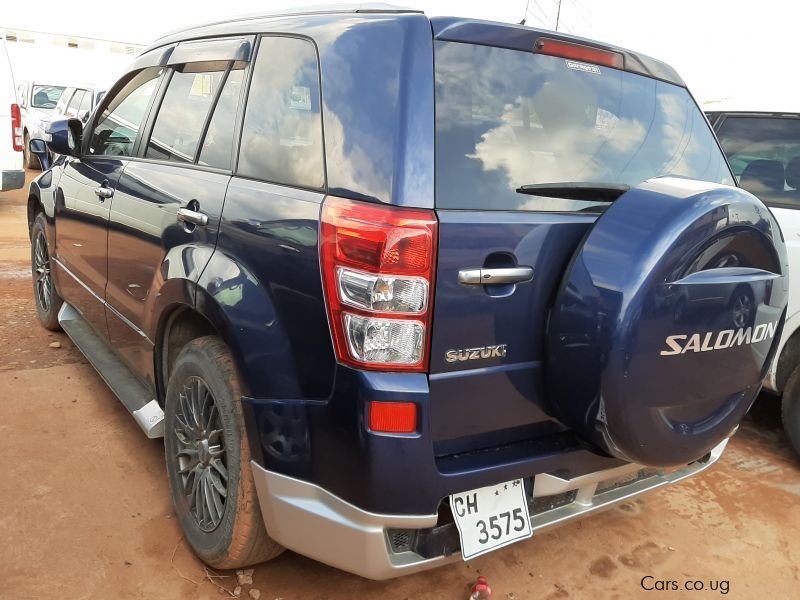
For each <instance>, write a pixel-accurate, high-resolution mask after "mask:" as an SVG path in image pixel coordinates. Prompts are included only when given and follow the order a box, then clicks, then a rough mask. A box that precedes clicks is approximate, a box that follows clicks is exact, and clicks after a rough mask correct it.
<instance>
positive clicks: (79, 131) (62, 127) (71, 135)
mask: <svg viewBox="0 0 800 600" xmlns="http://www.w3.org/2000/svg"><path fill="white" fill-rule="evenodd" d="M47 133H48V134H50V141H49V142H47V146H48V147H49V148H50V150H51V151H52V152H53V153H55V154H64V155H66V156H75V157H78V156H80V154H81V140H82V138H83V123H82V122H81V120H80V119H59V120H58V121H53V122H52V123H50V125H49V126H48V127H47Z"/></svg>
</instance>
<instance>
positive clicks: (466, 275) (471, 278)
mask: <svg viewBox="0 0 800 600" xmlns="http://www.w3.org/2000/svg"><path fill="white" fill-rule="evenodd" d="M531 279H533V267H502V268H497V269H486V268H478V269H461V270H460V271H459V272H458V283H461V284H463V285H494V284H498V283H524V282H526V281H530V280H531Z"/></svg>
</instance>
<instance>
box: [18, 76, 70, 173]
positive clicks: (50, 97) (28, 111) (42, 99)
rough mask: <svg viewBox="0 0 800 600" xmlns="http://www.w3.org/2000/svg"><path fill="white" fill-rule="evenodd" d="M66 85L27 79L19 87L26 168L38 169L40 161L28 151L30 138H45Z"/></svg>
mask: <svg viewBox="0 0 800 600" xmlns="http://www.w3.org/2000/svg"><path fill="white" fill-rule="evenodd" d="M66 89H67V86H66V85H53V84H51V83H50V82H33V81H27V82H23V83H20V84H19V85H18V87H17V98H18V99H19V106H20V108H21V109H22V134H23V137H24V140H25V143H24V144H23V154H24V158H23V160H24V163H25V168H26V169H38V168H39V161H38V160H37V159H36V157H34V156H33V155H31V153H30V152H29V151H28V148H29V145H30V140H32V139H36V138H44V136H45V130H46V128H47V126H48V125H49V124H50V120H51V119H52V116H53V112H54V111H55V109H56V106H57V105H58V101H59V100H60V99H61V95H62V94H63V93H64V90H66Z"/></svg>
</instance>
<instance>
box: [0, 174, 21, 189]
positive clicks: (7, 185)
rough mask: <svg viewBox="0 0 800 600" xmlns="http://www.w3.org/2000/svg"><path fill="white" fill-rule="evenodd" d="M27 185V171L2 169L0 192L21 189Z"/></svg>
mask: <svg viewBox="0 0 800 600" xmlns="http://www.w3.org/2000/svg"><path fill="white" fill-rule="evenodd" d="M24 186H25V171H23V170H22V169H19V170H16V169H13V170H9V171H0V192H5V191H8V190H19V189H22V188H23V187H24Z"/></svg>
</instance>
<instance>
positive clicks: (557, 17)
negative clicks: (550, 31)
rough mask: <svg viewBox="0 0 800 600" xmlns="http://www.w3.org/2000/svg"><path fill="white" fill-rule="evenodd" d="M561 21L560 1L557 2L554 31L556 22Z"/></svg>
mask: <svg viewBox="0 0 800 600" xmlns="http://www.w3.org/2000/svg"><path fill="white" fill-rule="evenodd" d="M560 20H561V0H558V12H556V31H558V22H559V21H560Z"/></svg>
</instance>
